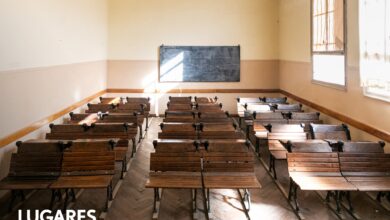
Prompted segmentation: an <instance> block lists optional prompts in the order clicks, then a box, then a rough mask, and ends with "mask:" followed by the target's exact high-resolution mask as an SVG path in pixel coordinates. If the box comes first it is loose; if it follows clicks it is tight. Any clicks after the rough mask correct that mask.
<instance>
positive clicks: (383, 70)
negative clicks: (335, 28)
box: [359, 0, 390, 101]
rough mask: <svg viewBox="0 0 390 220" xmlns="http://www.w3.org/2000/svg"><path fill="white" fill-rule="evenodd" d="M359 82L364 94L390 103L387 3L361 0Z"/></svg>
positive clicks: (375, 0) (389, 27)
mask: <svg viewBox="0 0 390 220" xmlns="http://www.w3.org/2000/svg"><path fill="white" fill-rule="evenodd" d="M359 15H360V19H359V24H360V26H359V29H360V36H359V40H360V81H361V85H362V87H363V91H364V94H365V95H367V96H370V97H374V98H379V99H383V100H387V101H389V100H390V50H389V45H390V36H389V31H390V2H389V1H387V0H360V7H359Z"/></svg>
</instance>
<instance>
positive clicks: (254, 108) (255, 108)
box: [244, 103, 273, 114]
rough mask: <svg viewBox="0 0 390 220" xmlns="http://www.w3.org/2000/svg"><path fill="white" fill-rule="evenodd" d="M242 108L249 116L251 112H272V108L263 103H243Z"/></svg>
mask: <svg viewBox="0 0 390 220" xmlns="http://www.w3.org/2000/svg"><path fill="white" fill-rule="evenodd" d="M244 108H245V110H246V111H248V112H249V113H250V114H253V112H273V108H272V106H270V105H269V104H265V103H245V104H244Z"/></svg>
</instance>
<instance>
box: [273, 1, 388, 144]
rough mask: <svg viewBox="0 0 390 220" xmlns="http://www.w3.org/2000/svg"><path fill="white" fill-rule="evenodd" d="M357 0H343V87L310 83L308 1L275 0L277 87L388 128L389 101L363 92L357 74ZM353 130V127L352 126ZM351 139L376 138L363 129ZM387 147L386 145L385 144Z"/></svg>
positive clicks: (375, 125)
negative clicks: (344, 51)
mask: <svg viewBox="0 0 390 220" xmlns="http://www.w3.org/2000/svg"><path fill="white" fill-rule="evenodd" d="M358 18H359V14H358V1H356V0H347V29H348V33H347V37H348V45H347V48H348V49H347V65H348V68H347V73H346V74H347V89H346V91H343V90H337V89H334V88H330V87H326V86H321V85H318V84H313V83H312V82H311V80H312V71H311V57H310V1H309V0H280V1H279V59H280V64H279V77H280V88H281V89H283V90H286V91H288V92H290V93H292V94H294V95H297V96H299V97H302V98H304V99H307V100H309V101H311V102H314V103H316V104H319V105H322V106H325V107H326V108H328V109H331V110H334V111H336V112H340V113H341V114H344V115H347V116H349V117H351V118H353V119H356V120H358V121H360V122H363V123H365V124H368V125H371V126H373V127H376V128H378V129H381V130H383V131H387V132H390V117H388V116H389V115H390V105H389V103H387V102H384V101H380V100H376V99H372V98H369V97H366V96H364V95H363V91H362V88H361V87H360V79H359V78H360V76H359V27H358ZM353 130H354V129H353ZM352 135H353V136H352V138H354V139H373V140H377V138H374V137H372V136H370V135H367V134H365V133H364V132H358V131H357V130H356V131H354V132H353V134H352ZM387 149H388V150H390V146H387Z"/></svg>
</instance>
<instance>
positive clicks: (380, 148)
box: [340, 141, 385, 153]
mask: <svg viewBox="0 0 390 220" xmlns="http://www.w3.org/2000/svg"><path fill="white" fill-rule="evenodd" d="M341 145H342V146H341V149H340V150H341V151H342V152H348V153H385V151H384V147H385V142H382V141H380V142H368V141H367V142H362V141H358V142H356V141H344V142H341Z"/></svg>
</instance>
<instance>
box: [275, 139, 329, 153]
mask: <svg viewBox="0 0 390 220" xmlns="http://www.w3.org/2000/svg"><path fill="white" fill-rule="evenodd" d="M280 142H282V143H283V145H285V146H286V149H287V150H288V151H289V152H294V153H297V152H301V153H305V152H306V153H310V152H317V153H330V152H332V148H331V147H330V146H329V143H328V142H326V141H323V140H288V141H280Z"/></svg>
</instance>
